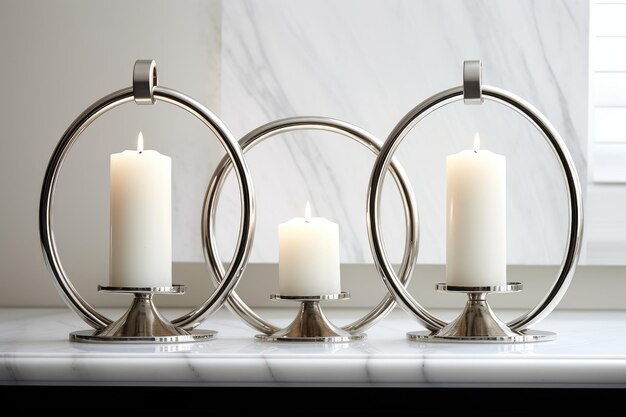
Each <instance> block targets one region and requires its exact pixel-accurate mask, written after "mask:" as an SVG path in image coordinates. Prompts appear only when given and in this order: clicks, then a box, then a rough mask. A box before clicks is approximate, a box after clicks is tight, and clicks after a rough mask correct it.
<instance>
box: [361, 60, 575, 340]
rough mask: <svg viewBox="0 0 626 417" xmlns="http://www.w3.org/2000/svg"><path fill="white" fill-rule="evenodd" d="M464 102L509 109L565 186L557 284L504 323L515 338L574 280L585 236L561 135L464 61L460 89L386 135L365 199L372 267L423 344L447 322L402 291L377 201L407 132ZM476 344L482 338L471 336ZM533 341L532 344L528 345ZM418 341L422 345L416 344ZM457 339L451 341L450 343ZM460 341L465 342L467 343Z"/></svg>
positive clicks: (413, 113) (439, 96)
mask: <svg viewBox="0 0 626 417" xmlns="http://www.w3.org/2000/svg"><path fill="white" fill-rule="evenodd" d="M459 100H464V101H465V103H466V104H481V103H482V102H483V101H484V100H491V101H495V102H497V103H500V104H503V105H504V106H506V107H509V108H512V109H514V110H515V111H517V112H519V113H520V114H521V115H523V116H524V117H525V118H526V119H527V120H529V121H530V122H531V123H532V124H533V125H534V126H535V127H536V128H537V129H538V130H539V132H540V133H541V134H542V135H543V137H544V138H545V139H546V141H547V142H548V144H549V145H550V147H551V149H552V150H553V151H554V153H555V155H556V157H557V158H558V160H559V164H560V167H561V169H562V172H563V176H564V179H565V182H566V185H567V195H568V208H569V228H568V237H567V245H566V249H565V256H564V257H563V261H562V263H561V267H560V269H559V272H558V275H557V278H556V280H555V281H554V283H553V285H552V287H551V288H550V290H549V291H548V293H547V294H546V295H545V297H544V298H543V299H542V300H541V301H540V302H539V303H538V304H537V305H536V306H534V307H533V308H531V309H530V310H529V311H527V312H526V313H524V314H522V315H521V316H520V317H518V318H516V319H514V320H512V321H510V322H508V323H507V324H506V325H507V327H508V328H509V329H510V330H512V331H514V332H515V334H517V335H523V334H525V335H530V334H531V333H530V332H529V330H528V329H530V328H531V327H532V326H534V325H535V324H537V323H539V322H540V321H541V320H543V319H544V318H546V317H547V316H548V315H549V314H550V312H552V310H553V309H554V308H555V307H556V306H557V304H558V303H559V301H560V300H561V298H562V297H563V295H564V294H565V292H566V291H567V288H568V286H569V284H570V282H571V280H572V277H573V276H574V270H575V268H576V264H577V262H578V256H579V254H580V249H581V244H582V233H583V207H582V193H581V188H580V181H579V178H578V174H577V173H576V168H575V166H574V163H573V161H572V158H571V156H570V154H569V152H568V150H567V147H566V146H565V143H564V142H563V139H561V137H560V136H559V134H558V132H557V131H556V130H555V129H554V127H553V126H552V125H551V124H550V122H549V121H548V119H546V117H545V116H543V115H542V114H541V113H540V112H539V111H538V110H537V109H535V108H534V107H533V106H532V105H530V104H529V103H527V102H526V101H524V100H523V99H521V98H519V97H517V96H516V95H514V94H512V93H510V92H508V91H505V90H501V89H499V88H495V87H490V86H486V85H482V84H481V64H480V62H479V61H466V62H465V63H464V67H463V85H462V86H459V87H454V88H451V89H449V90H446V91H443V92H441V93H438V94H435V95H434V96H432V97H430V98H428V99H426V100H424V101H423V102H421V103H420V104H418V105H417V106H416V107H415V108H413V109H412V110H411V111H410V112H409V113H407V115H406V116H404V117H403V118H402V120H400V122H399V123H398V124H397V125H396V126H395V128H394V129H393V130H392V132H391V133H390V134H389V137H388V138H387V141H386V142H385V144H384V146H383V148H382V149H381V151H380V154H379V155H378V158H377V159H376V162H375V164H374V167H373V170H372V175H371V178H370V183H369V191H368V200H367V219H368V232H369V237H370V245H371V247H372V252H373V254H374V259H375V261H376V265H377V267H378V269H379V271H380V273H381V276H382V278H383V281H384V282H385V285H386V286H387V288H388V289H389V292H390V293H392V294H393V295H394V297H395V299H396V301H398V302H399V303H400V305H401V306H402V307H403V308H404V309H405V310H406V311H407V312H408V313H410V314H411V315H413V316H415V318H416V319H417V320H418V321H419V322H421V323H422V324H423V325H424V326H425V327H426V328H427V329H428V330H430V331H431V332H432V333H430V335H432V336H433V337H431V338H425V339H424V340H427V341H437V340H438V338H436V337H435V336H436V335H437V334H438V332H440V331H441V330H442V329H443V328H444V327H446V326H449V323H447V322H445V321H444V320H442V319H440V318H438V317H436V316H434V315H433V314H431V313H430V312H429V311H428V310H427V309H425V308H424V307H422V306H421V305H420V304H419V303H418V302H417V301H416V300H415V299H414V298H413V297H412V296H411V294H410V293H409V292H408V291H407V290H406V288H405V286H404V285H402V283H401V281H400V280H399V279H398V276H397V275H396V273H395V271H394V270H393V268H392V266H391V263H390V262H389V258H388V256H387V253H386V251H385V248H384V245H383V240H382V230H381V226H380V220H379V218H380V199H381V192H382V189H383V182H384V177H385V173H386V171H387V169H388V167H389V165H390V163H391V161H392V158H393V154H394V152H395V151H396V149H397V148H398V146H399V145H400V143H401V142H402V140H403V139H404V137H405V136H406V135H407V134H408V132H409V131H410V130H411V129H412V128H413V127H414V126H415V125H416V124H417V123H419V122H420V121H421V120H422V119H423V118H424V117H426V116H427V115H429V114H430V113H432V112H434V111H435V110H437V109H439V108H441V107H443V106H445V105H447V104H450V103H453V102H456V101H459ZM542 335H543V336H544V337H537V338H532V337H529V338H524V337H518V336H511V337H509V338H506V337H501V338H497V337H496V338H495V340H491V339H487V340H485V339H483V340H480V341H482V342H489V341H493V342H518V341H536V340H547V339H549V338H550V337H551V336H550V335H545V334H543V333H542V334H541V335H539V336H542ZM475 336H476V341H479V340H478V339H480V338H481V337H482V336H479V335H475ZM409 338H411V339H415V334H414V333H410V334H409ZM529 339H532V340H529ZM418 340H422V339H419V338H418ZM453 340H456V339H449V340H448V341H453ZM461 341H468V340H467V338H466V339H465V340H461Z"/></svg>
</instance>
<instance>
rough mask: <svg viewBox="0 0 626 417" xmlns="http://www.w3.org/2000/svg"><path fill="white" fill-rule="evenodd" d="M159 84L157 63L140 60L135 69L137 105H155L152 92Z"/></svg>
mask: <svg viewBox="0 0 626 417" xmlns="http://www.w3.org/2000/svg"><path fill="white" fill-rule="evenodd" d="M157 84H158V77H157V68H156V62H154V60H152V59H139V60H137V61H135V66H134V68H133V97H134V99H135V103H137V104H154V101H155V99H154V94H153V92H152V90H153V89H154V87H155V86H156V85H157Z"/></svg>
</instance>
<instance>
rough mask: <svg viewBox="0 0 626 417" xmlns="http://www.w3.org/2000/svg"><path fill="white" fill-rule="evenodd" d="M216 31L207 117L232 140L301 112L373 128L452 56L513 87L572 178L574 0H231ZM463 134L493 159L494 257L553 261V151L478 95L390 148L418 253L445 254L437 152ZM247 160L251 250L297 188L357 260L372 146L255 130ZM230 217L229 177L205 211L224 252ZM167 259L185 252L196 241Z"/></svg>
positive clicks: (398, 215)
mask: <svg viewBox="0 0 626 417" xmlns="http://www.w3.org/2000/svg"><path fill="white" fill-rule="evenodd" d="M221 36H222V37H221V39H222V46H221V47H222V50H221V59H222V61H221V74H220V79H221V81H220V85H221V103H220V109H219V114H220V115H221V116H222V118H223V120H224V121H225V122H226V123H227V125H228V126H229V127H230V128H231V130H232V131H233V132H234V133H235V135H236V136H238V137H241V136H242V135H243V134H245V133H246V132H248V131H249V130H251V129H253V128H255V127H256V126H258V125H261V124H264V123H267V122H269V121H271V120H274V119H278V118H283V117H290V116H296V115H316V116H328V117H334V118H338V119H342V120H345V121H348V122H351V123H354V124H356V125H358V126H361V127H362V128H364V129H366V130H368V131H370V132H372V133H373V134H375V135H376V136H377V137H378V138H380V139H381V140H384V139H385V138H386V136H387V134H388V133H389V132H390V131H391V129H392V128H393V126H394V125H395V124H396V123H397V122H398V121H399V120H400V118H401V117H402V116H403V115H404V114H405V113H406V112H407V111H408V110H409V109H411V108H412V107H414V106H415V105H417V103H419V102H420V101H421V100H423V99H425V98H427V97H428V96H430V95H432V94H434V93H436V92H438V91H440V90H442V89H446V88H449V87H452V86H456V85H459V84H460V83H461V69H462V62H463V60H466V59H480V60H482V62H483V81H484V83H485V84H489V85H494V86H497V87H501V88H505V89H507V90H510V91H512V92H514V93H516V94H518V95H519V96H521V97H523V98H524V99H526V100H528V101H529V102H531V103H533V104H534V105H535V106H536V107H537V108H538V109H539V110H540V111H542V112H543V113H544V114H545V115H546V116H547V117H548V118H549V119H550V120H551V121H552V122H553V124H554V125H555V127H556V128H557V129H558V131H559V132H560V133H561V135H562V136H563V138H564V139H565V141H566V143H567V145H568V147H569V149H570V152H571V153H572V155H573V158H574V160H575V163H576V166H577V169H578V171H579V174H580V176H581V180H582V182H583V183H585V178H586V172H587V169H586V143H587V77H588V67H587V54H588V52H587V49H588V48H587V45H588V2H587V1H584V0H562V1H549V2H547V1H539V0H528V1H518V0H506V1H497V2H496V1H475V0H444V1H439V0H419V1H399V0H392V1H378V0H367V1H359V0H350V1H341V2H337V1H330V0H323V1H319V0H315V1H313V0H297V1H280V0H271V1H250V0H231V1H227V2H223V5H222V34H221ZM476 131H478V132H480V135H481V138H482V141H483V146H484V147H485V148H488V149H490V150H492V151H494V152H498V153H501V154H504V155H506V157H507V176H508V188H507V205H508V225H507V226H508V261H509V263H511V264H556V263H559V262H560V261H561V257H562V253H563V247H564V244H565V233H566V218H567V207H566V204H565V203H564V197H565V191H564V187H563V179H562V177H561V173H560V170H559V168H558V166H557V165H556V160H555V158H554V155H552V153H551V151H550V150H549V148H548V147H547V145H546V143H545V141H543V139H542V138H541V136H540V135H539V134H538V133H537V132H536V131H534V129H533V128H532V127H531V126H530V125H529V124H528V123H527V122H526V121H525V120H523V119H522V118H521V117H520V116H519V115H518V114H516V113H515V112H513V111H511V110H508V109H506V108H504V107H502V106H501V105H499V104H496V103H492V102H487V103H485V104H484V105H482V106H465V105H463V104H462V103H455V104H452V105H450V106H447V107H446V108H444V109H442V110H439V111H438V112H436V113H434V114H433V115H432V116H430V117H428V118H427V119H425V120H424V122H422V123H420V124H419V125H418V126H417V127H416V128H415V129H414V130H413V131H412V133H411V134H410V135H409V136H408V137H407V138H406V139H405V141H404V142H403V144H402V145H401V147H400V148H399V150H398V152H397V156H398V157H399V159H400V162H401V163H402V164H403V166H404V168H405V169H406V171H407V172H408V174H409V177H410V178H411V181H412V183H413V186H414V190H415V194H416V196H417V200H418V204H419V210H420V215H421V246H420V248H421V250H420V256H419V262H422V263H443V262H445V156H446V155H448V154H450V153H455V152H458V151H460V150H462V149H466V148H468V147H470V146H471V143H472V139H473V136H474V133H475V132H476ZM248 160H249V163H250V167H251V170H252V172H253V175H254V181H255V186H256V191H257V199H258V212H257V213H258V218H257V225H258V226H257V235H256V239H255V241H256V244H255V247H254V249H253V252H252V256H251V260H252V261H253V262H275V261H276V260H277V224H278V223H280V222H283V221H286V220H287V219H289V218H291V217H294V216H297V215H301V213H302V211H303V209H304V205H305V202H306V201H307V200H311V202H312V203H313V207H314V212H315V214H317V215H320V216H324V217H327V218H329V219H331V220H333V221H335V222H338V223H339V224H340V231H341V238H342V248H341V250H342V252H341V256H342V260H343V261H344V262H348V263H360V262H366V263H367V262H372V259H371V254H370V251H369V246H368V243H367V232H366V224H365V210H364V207H365V198H366V188H367V182H368V179H369V173H370V169H371V166H372V163H373V161H374V157H373V154H371V153H369V151H367V150H365V148H362V147H359V145H357V144H356V143H353V142H351V141H349V140H347V139H346V138H343V137H342V136H339V135H337V134H330V133H319V132H302V133H293V134H284V135H281V136H278V137H276V138H273V139H270V140H268V141H266V142H264V143H263V144H262V145H260V146H258V147H256V148H254V149H253V150H251V151H250V152H249V153H248ZM231 180H232V179H231ZM386 184H387V185H386V189H385V194H386V195H385V200H384V204H383V208H384V215H383V224H384V227H385V235H386V243H387V246H388V250H389V252H390V254H391V257H392V260H393V261H399V260H400V259H401V255H402V250H403V247H402V244H403V236H404V222H403V221H402V217H403V215H402V209H401V206H400V203H399V198H398V195H397V191H396V190H395V189H394V188H393V184H392V182H391V181H388V182H387V183H386ZM238 215H239V212H238V202H237V194H236V188H235V187H234V185H233V181H230V183H229V184H227V186H226V188H225V190H224V192H223V197H222V199H221V202H220V210H219V222H220V229H219V231H218V240H219V242H220V250H221V253H222V257H223V258H224V259H228V258H229V256H230V254H231V253H232V248H233V247H234V239H233V236H234V235H235V233H234V231H235V230H236V226H237V219H238ZM192 220H193V221H196V219H192ZM189 247H192V245H190V246H189ZM177 258H178V259H179V260H181V259H182V260H189V259H193V260H198V259H200V258H201V254H200V252H199V248H198V247H197V246H196V247H193V249H192V250H190V251H185V252H184V253H181V252H178V256H177Z"/></svg>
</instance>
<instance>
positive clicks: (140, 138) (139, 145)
mask: <svg viewBox="0 0 626 417" xmlns="http://www.w3.org/2000/svg"><path fill="white" fill-rule="evenodd" d="M137 152H139V153H142V152H143V133H141V131H139V135H137Z"/></svg>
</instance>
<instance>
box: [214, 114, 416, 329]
mask: <svg viewBox="0 0 626 417" xmlns="http://www.w3.org/2000/svg"><path fill="white" fill-rule="evenodd" d="M295 130H323V131H330V132H334V133H338V134H341V135H344V136H346V137H348V138H350V139H353V140H355V141H356V142H358V143H359V144H361V145H363V146H365V147H366V148H367V149H369V150H370V151H372V152H373V153H375V154H378V152H379V151H380V149H381V147H382V143H381V142H380V141H379V140H378V139H377V138H376V137H374V136H373V135H371V134H370V133H368V132H366V131H365V130H363V129H361V128H359V127H357V126H354V125H351V124H349V123H346V122H343V121H340V120H334V119H329V118H324V117H293V118H287V119H282V120H276V121H273V122H270V123H268V124H266V125H263V126H260V127H258V128H257V129H254V130H253V131H251V132H250V133H248V134H247V135H246V136H244V137H243V138H242V139H241V140H240V141H239V143H240V145H241V148H242V149H243V152H244V153H245V152H247V151H249V150H250V149H251V148H253V147H254V146H256V145H258V144H259V143H261V142H263V141H264V140H265V139H268V138H270V137H272V136H275V135H278V134H280V133H284V132H290V131H295ZM389 166H390V169H389V171H390V173H391V175H392V177H393V179H394V181H395V183H396V185H397V187H398V190H399V191H400V196H401V197H402V202H403V204H404V216H405V222H406V229H407V233H406V240H405V247H404V255H403V258H402V263H401V265H400V269H399V272H398V275H399V276H400V282H402V285H407V284H408V282H409V280H410V279H411V273H412V272H413V266H414V265H415V260H416V258H417V252H418V247H419V242H418V237H419V231H418V226H419V221H418V214H417V204H416V203H415V197H414V196H413V190H412V189H411V184H410V182H409V181H408V179H407V177H406V174H405V173H404V169H403V168H402V167H401V165H400V164H399V163H398V162H397V161H395V160H393V159H392V160H391V162H390V164H389ZM230 169H231V165H230V161H229V160H227V159H224V160H222V161H221V163H220V164H219V165H218V167H217V168H216V170H215V172H214V174H213V177H212V178H211V181H210V183H209V186H208V189H207V193H206V196H205V199H204V209H203V215H202V219H203V221H204V222H203V224H202V242H203V248H204V256H205V259H206V261H207V263H208V264H209V266H210V268H211V270H212V271H213V275H214V278H215V280H216V281H217V282H221V281H222V277H224V268H223V266H222V262H221V259H220V255H219V252H218V250H217V243H216V241H215V216H216V211H217V201H218V199H219V196H220V192H221V189H222V186H223V184H224V181H225V180H226V178H227V175H228V173H229V172H230ZM228 307H229V308H230V310H231V311H233V312H234V313H235V314H237V315H238V316H239V317H241V318H242V319H243V320H245V321H246V322H247V323H248V324H249V325H250V326H251V327H253V328H255V329H256V330H258V331H260V332H262V333H266V334H273V333H276V332H277V331H279V330H280V329H281V327H280V326H277V325H275V324H272V323H270V322H268V321H267V320H265V319H263V318H262V317H260V316H259V315H258V314H256V313H255V312H254V311H253V310H252V309H251V308H250V307H249V306H248V305H247V304H246V303H244V301H243V300H241V298H239V296H238V295H237V293H236V292H233V293H232V294H231V296H230V298H229V299H228ZM394 307H395V303H394V300H393V297H392V296H391V295H390V294H386V295H385V297H384V298H383V300H382V301H381V302H380V303H379V304H378V305H377V306H376V307H374V309H373V310H371V311H370V312H369V313H368V314H367V315H365V316H363V317H362V318H360V319H358V320H356V321H355V322H353V323H351V324H348V325H346V326H343V329H344V330H345V331H347V332H350V333H360V332H362V331H364V330H366V329H368V328H369V327H371V326H373V325H374V324H375V323H376V322H377V321H378V320H381V319H382V318H384V317H385V316H386V315H387V314H388V313H389V312H390V311H391V310H392V309H393V308H394Z"/></svg>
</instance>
